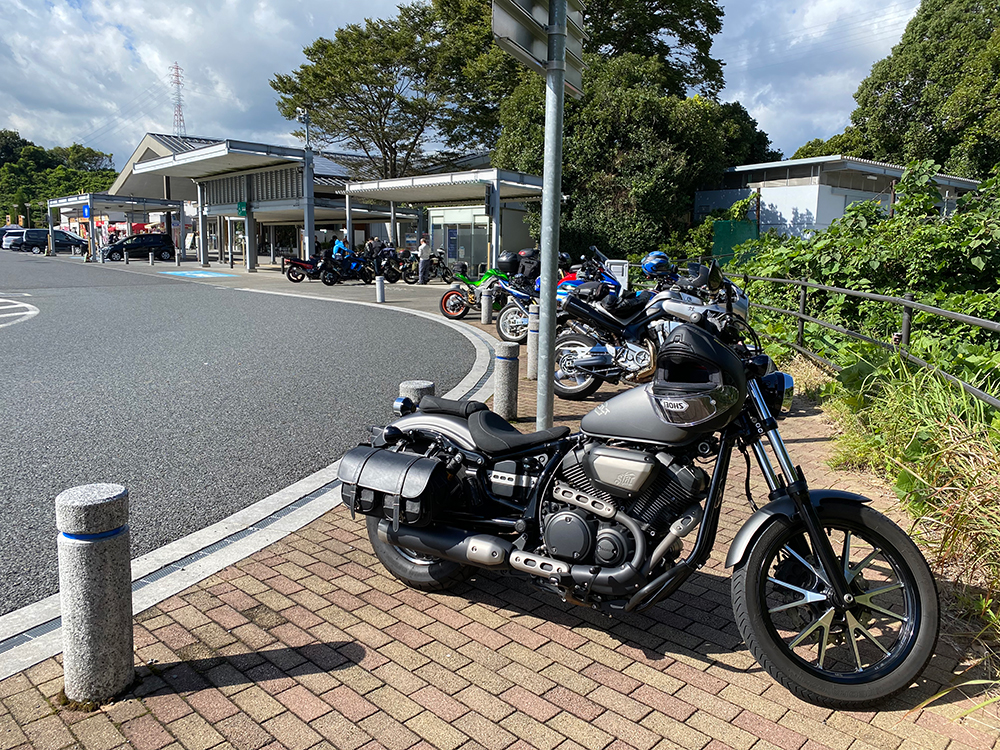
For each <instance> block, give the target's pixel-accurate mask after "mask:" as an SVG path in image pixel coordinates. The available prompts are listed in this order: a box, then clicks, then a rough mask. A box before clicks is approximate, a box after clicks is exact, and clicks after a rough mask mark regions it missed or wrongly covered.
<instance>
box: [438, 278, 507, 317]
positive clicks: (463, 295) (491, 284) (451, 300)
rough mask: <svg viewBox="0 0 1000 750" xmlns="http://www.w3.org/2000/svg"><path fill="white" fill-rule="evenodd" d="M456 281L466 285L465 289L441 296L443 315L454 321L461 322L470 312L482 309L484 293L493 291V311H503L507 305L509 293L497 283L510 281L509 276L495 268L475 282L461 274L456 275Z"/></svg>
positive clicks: (450, 291) (451, 290)
mask: <svg viewBox="0 0 1000 750" xmlns="http://www.w3.org/2000/svg"><path fill="white" fill-rule="evenodd" d="M455 280H456V281H459V282H461V283H462V284H464V285H465V288H464V289H449V290H448V291H447V292H445V293H444V294H443V295H442V296H441V305H440V308H441V314H442V315H444V316H445V317H446V318H451V319H452V320H461V319H462V318H464V317H465V316H466V315H467V314H468V313H469V310H478V309H480V303H481V300H482V296H483V292H485V291H486V290H487V289H491V290H493V291H492V293H493V295H494V297H493V309H494V310H502V309H503V306H504V305H505V304H506V303H507V293H506V292H504V291H502V290H501V289H499V288H496V283H497V281H500V280H503V281H509V279H508V277H507V274H505V273H504V272H503V271H498V270H496V269H495V268H491V269H489V270H488V271H487V272H486V273H484V274H483V275H482V276H480V277H479V278H478V279H476V280H475V281H473V280H471V279H470V278H469V277H468V276H465V275H464V274H461V273H456V274H455Z"/></svg>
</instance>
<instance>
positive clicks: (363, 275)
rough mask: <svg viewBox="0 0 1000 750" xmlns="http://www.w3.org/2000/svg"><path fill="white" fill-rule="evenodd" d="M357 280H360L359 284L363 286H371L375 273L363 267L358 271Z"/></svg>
mask: <svg viewBox="0 0 1000 750" xmlns="http://www.w3.org/2000/svg"><path fill="white" fill-rule="evenodd" d="M358 278H359V279H361V282H362V283H364V284H371V283H372V282H373V281H375V272H374V271H373V270H372V269H370V268H369V267H368V266H364V267H362V268H360V269H358Z"/></svg>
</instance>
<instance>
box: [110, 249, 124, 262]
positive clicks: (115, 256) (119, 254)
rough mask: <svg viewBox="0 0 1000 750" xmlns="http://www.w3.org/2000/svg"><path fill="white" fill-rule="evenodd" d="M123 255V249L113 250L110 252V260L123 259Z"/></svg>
mask: <svg viewBox="0 0 1000 750" xmlns="http://www.w3.org/2000/svg"><path fill="white" fill-rule="evenodd" d="M123 257H124V256H123V255H122V251H121V250H112V251H111V252H110V253H108V260H121V259H122V258H123Z"/></svg>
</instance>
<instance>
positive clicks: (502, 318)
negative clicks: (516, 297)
mask: <svg viewBox="0 0 1000 750" xmlns="http://www.w3.org/2000/svg"><path fill="white" fill-rule="evenodd" d="M497 335H499V336H500V338H502V339H503V340H504V341H512V342H514V343H515V344H523V343H524V342H525V341H527V340H528V314H527V313H526V312H523V311H522V310H521V308H520V307H518V306H517V305H515V304H513V303H511V304H509V305H507V306H506V307H505V308H504V309H503V310H501V311H500V315H498V316H497Z"/></svg>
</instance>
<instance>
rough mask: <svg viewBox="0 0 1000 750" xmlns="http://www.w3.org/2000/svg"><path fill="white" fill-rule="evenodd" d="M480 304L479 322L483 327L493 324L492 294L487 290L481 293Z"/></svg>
mask: <svg viewBox="0 0 1000 750" xmlns="http://www.w3.org/2000/svg"><path fill="white" fill-rule="evenodd" d="M480 304H481V305H482V314H481V315H480V318H479V322H481V323H482V324H483V325H484V326H488V325H490V324H491V323H492V322H493V292H491V291H490V290H489V289H487V290H486V291H485V292H483V296H482V297H481V298H480Z"/></svg>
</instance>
